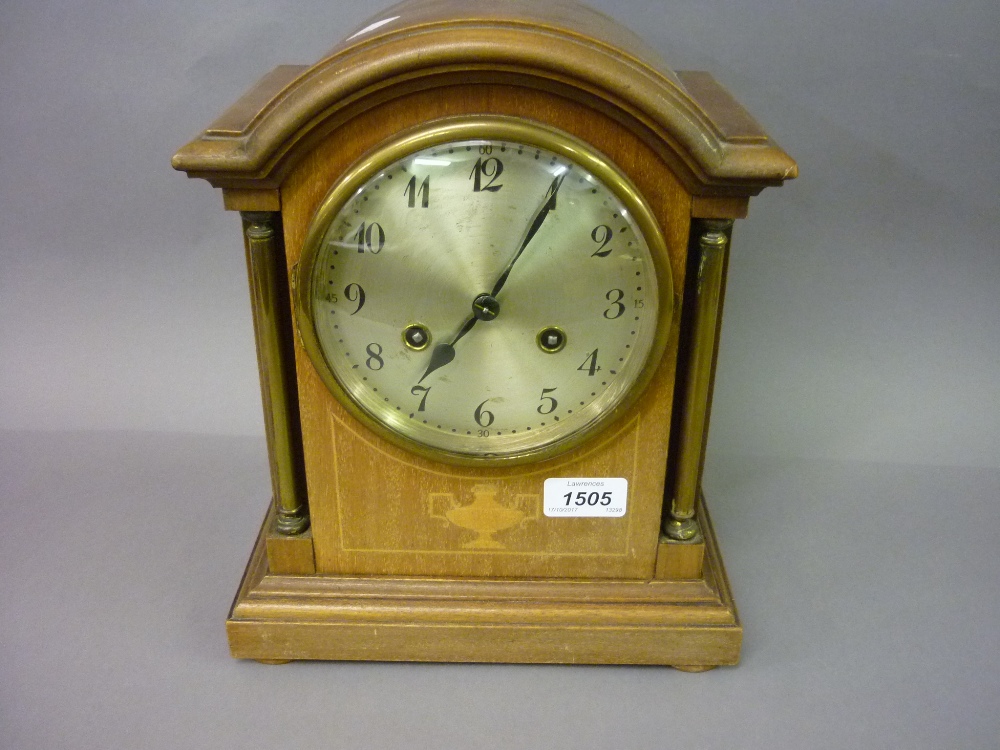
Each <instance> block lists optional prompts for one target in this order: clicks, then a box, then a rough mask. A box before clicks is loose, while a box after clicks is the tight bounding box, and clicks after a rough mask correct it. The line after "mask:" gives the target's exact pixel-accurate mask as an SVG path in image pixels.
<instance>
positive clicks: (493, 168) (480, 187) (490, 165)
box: [469, 156, 503, 193]
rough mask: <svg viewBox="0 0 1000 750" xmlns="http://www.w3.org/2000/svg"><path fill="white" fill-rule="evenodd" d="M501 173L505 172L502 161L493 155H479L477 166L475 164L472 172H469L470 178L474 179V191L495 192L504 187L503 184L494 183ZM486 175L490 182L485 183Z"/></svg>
mask: <svg viewBox="0 0 1000 750" xmlns="http://www.w3.org/2000/svg"><path fill="white" fill-rule="evenodd" d="M501 174H503V162H502V161H500V160H499V159H497V158H496V157H495V156H491V157H490V158H488V159H484V158H482V157H479V159H478V160H477V161H476V166H474V167H473V168H472V172H470V173H469V179H470V180H472V192H473V193H481V192H486V193H495V192H496V191H497V190H499V189H500V188H502V187H503V185H502V184H497V185H494V184H493V183H494V182H496V180H497V178H498V177H500V175H501ZM484 177H485V178H486V179H487V180H489V182H487V183H486V184H485V185H484V184H483V178H484Z"/></svg>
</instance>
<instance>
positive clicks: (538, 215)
mask: <svg viewBox="0 0 1000 750" xmlns="http://www.w3.org/2000/svg"><path fill="white" fill-rule="evenodd" d="M565 178H566V175H565V174H562V175H560V176H559V177H556V178H555V179H554V180H553V181H552V184H551V185H550V186H549V189H548V192H547V193H545V200H544V201H542V205H541V206H539V208H538V210H537V211H536V212H535V216H534V218H533V219H532V220H531V224H530V225H529V226H528V231H527V232H525V233H524V239H523V240H521V246H520V247H519V248H518V249H517V252H516V253H515V254H514V257H513V258H511V261H510V263H508V264H507V267H506V268H505V269H504V270H503V273H502V274H500V278H498V279H497V283H496V284H494V285H493V291H491V292H490V296H491V297H496V296H497V295H498V294H499V293H500V290H501V289H503V285H504V284H506V283H507V277H508V276H510V272H511V270H512V269H513V268H514V264H515V263H517V259H518V258H520V257H521V253H523V252H524V249H525V248H526V247H527V246H528V243H529V242H531V240H532V238H533V237H534V236H535V235H536V234H538V230H539V229H541V228H542V223H543V222H544V221H545V217H546V216H548V215H549V211H551V210H552V209H554V208H555V207H556V193H558V192H559V186H560V185H562V181H563V180H564V179H565Z"/></svg>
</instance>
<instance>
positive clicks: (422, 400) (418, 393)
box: [410, 385, 433, 411]
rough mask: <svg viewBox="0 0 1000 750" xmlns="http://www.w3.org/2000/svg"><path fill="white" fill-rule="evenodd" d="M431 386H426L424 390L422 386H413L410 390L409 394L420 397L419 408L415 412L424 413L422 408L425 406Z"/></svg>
mask: <svg viewBox="0 0 1000 750" xmlns="http://www.w3.org/2000/svg"><path fill="white" fill-rule="evenodd" d="M432 387H433V386H427V387H426V388H425V387H424V386H422V385H415V386H413V387H412V388H411V389H410V393H411V394H412V395H414V396H421V394H423V395H422V396H421V398H420V406H418V407H417V411H424V407H425V406H426V405H427V394H428V393H430V392H431V388H432Z"/></svg>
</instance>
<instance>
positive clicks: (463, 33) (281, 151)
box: [173, 0, 797, 196]
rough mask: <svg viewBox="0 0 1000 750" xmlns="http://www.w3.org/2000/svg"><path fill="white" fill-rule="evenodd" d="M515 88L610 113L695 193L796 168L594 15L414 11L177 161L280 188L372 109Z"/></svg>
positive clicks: (268, 96) (728, 109) (472, 6)
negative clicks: (442, 94) (461, 91)
mask: <svg viewBox="0 0 1000 750" xmlns="http://www.w3.org/2000/svg"><path fill="white" fill-rule="evenodd" d="M476 82H489V83H511V84H515V85H520V86H527V87H531V88H536V89H542V90H547V91H551V92H553V93H554V94H559V95H564V96H567V97H569V98H574V99H577V100H580V101H585V102H586V103H588V104H590V105H591V106H594V107H597V108H600V109H602V110H603V111H604V112H605V113H607V114H610V115H611V116H613V117H616V118H617V119H619V120H621V121H623V122H626V123H628V124H629V125H630V126H631V127H632V128H633V129H634V130H636V131H637V132H638V133H640V134H642V133H646V134H648V136H649V140H651V141H652V142H655V143H658V144H661V146H660V148H661V150H662V149H666V150H667V151H669V153H668V154H666V156H667V158H668V159H669V161H670V162H671V163H672V165H673V167H674V169H675V171H676V172H677V175H678V177H679V178H680V179H681V181H682V182H683V183H684V184H685V186H686V187H687V189H688V190H689V192H691V193H692V194H693V195H705V196H711V195H719V196H749V195H755V194H757V193H758V192H760V190H761V189H762V188H764V187H766V186H769V185H778V184H781V182H782V181H783V180H785V179H789V178H792V177H795V176H796V173H797V170H796V165H795V162H794V161H793V160H792V159H791V158H790V157H789V156H788V155H787V154H785V152H784V151H782V149H781V148H780V147H778V146H777V145H776V144H775V143H774V141H773V140H771V139H770V138H769V137H768V136H767V134H766V133H765V132H764V131H763V129H762V128H761V127H760V125H758V124H757V122H756V121H755V120H754V119H753V118H752V117H751V116H750V115H749V114H748V113H747V112H746V110H744V109H743V107H741V106H740V105H739V104H738V103H737V102H736V101H735V100H734V99H733V98H732V97H731V96H730V95H729V94H728V93H727V92H726V91H725V90H724V89H723V88H722V87H721V86H720V85H719V84H718V83H716V82H715V80H714V79H713V78H712V77H711V76H710V75H709V74H707V73H702V72H691V71H678V72H674V71H671V70H669V69H668V68H667V67H666V66H665V65H664V64H663V63H662V62H661V61H660V60H659V58H658V56H657V54H656V53H655V52H654V51H652V50H651V49H650V48H649V47H648V46H647V45H646V44H644V43H643V42H642V41H641V40H640V39H638V37H636V36H635V35H634V34H632V33H631V32H630V31H628V30H627V29H625V28H624V27H622V26H621V25H620V24H618V23H617V22H615V21H614V20H612V19H610V18H608V17H606V16H604V15H602V14H600V13H598V12H596V11H593V10H591V9H589V8H586V7H585V6H582V5H578V4H576V3H570V2H561V3H555V4H545V7H544V8H539V7H535V5H534V4H529V3H523V2H516V1H515V0H506V1H502V2H497V1H496V0H491V2H488V3H487V2H450V1H448V0H408V1H407V2H404V3H401V4H399V5H396V6H393V7H392V8H390V9H388V10H386V11H385V12H383V13H381V14H379V16H377V17H375V18H372V19H370V20H369V21H368V22H367V23H365V24H363V25H362V27H361V29H360V30H359V31H357V32H355V33H353V34H351V35H349V36H348V37H347V38H346V39H345V40H344V41H343V42H341V43H340V44H339V45H338V46H336V47H335V48H334V49H333V50H331V51H330V53H329V54H328V55H327V56H326V57H324V58H323V59H322V60H320V61H319V62H317V63H315V64H314V65H312V66H295V65H285V66H280V67H278V68H276V69H275V70H273V71H272V72H271V73H269V74H268V75H267V76H265V77H264V78H262V79H261V80H260V81H259V82H258V83H257V84H256V86H255V87H254V88H253V89H251V90H250V91H249V92H248V93H247V94H246V95H245V96H243V97H242V98H241V99H240V100H239V101H238V102H237V103H236V104H235V105H233V106H232V107H231V108H230V109H229V110H227V111H226V112H225V113H224V114H223V115H222V116H221V117H220V118H219V119H218V120H216V121H215V122H214V123H213V124H212V125H211V126H210V127H209V128H208V129H207V130H206V131H205V132H204V133H203V134H202V135H201V136H200V137H199V138H197V139H196V140H194V141H192V142H191V143H189V144H188V145H187V146H185V147H184V148H182V149H181V150H180V151H179V152H178V153H177V154H176V155H175V157H174V160H173V165H174V167H175V168H176V169H179V170H182V171H185V172H187V173H188V174H189V176H191V177H200V178H204V179H207V180H208V181H209V182H211V183H212V184H213V185H215V186H217V187H223V188H230V189H251V190H261V189H272V188H276V187H278V186H279V185H280V184H281V182H282V180H283V177H284V175H285V174H286V173H287V171H288V170H289V169H290V168H291V167H293V166H294V165H295V163H297V162H298V160H299V159H300V158H302V157H303V156H304V155H305V154H306V153H307V152H308V150H309V147H310V145H311V144H313V143H315V141H316V139H317V138H319V137H322V136H323V135H325V134H326V133H328V132H329V131H330V130H331V129H333V128H335V127H336V126H337V125H338V124H340V123H342V122H344V121H345V120H347V119H350V118H351V117H352V116H354V115H355V114H356V113H358V112H360V111H364V109H366V108H367V107H369V106H372V105H374V104H377V103H380V102H384V101H387V100H391V99H392V98H394V97H395V96H400V95H403V94H405V93H409V92H412V91H416V90H421V89H432V88H435V87H439V86H447V85H453V84H456V83H459V84H470V83H473V84H474V83H476Z"/></svg>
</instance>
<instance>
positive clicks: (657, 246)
mask: <svg viewBox="0 0 1000 750" xmlns="http://www.w3.org/2000/svg"><path fill="white" fill-rule="evenodd" d="M654 255H658V256H659V257H660V258H664V259H665V257H666V256H665V251H664V250H663V240H662V237H661V235H660V234H659V230H658V229H657V227H656V225H655V222H654V221H653V219H652V218H651V215H650V213H649V211H648V209H647V208H646V206H645V204H644V203H643V202H642V200H641V198H639V196H638V194H637V193H636V192H635V190H634V188H632V187H631V186H630V184H629V183H628V182H627V181H626V180H625V179H624V178H623V177H622V176H621V175H620V173H619V172H618V171H617V170H615V169H614V168H613V167H612V166H610V165H609V164H608V162H607V161H606V160H604V159H603V158H602V157H600V156H599V155H597V154H596V153H594V152H593V151H591V150H590V149H589V148H588V147H586V146H585V145H584V144H582V143H580V142H579V141H576V140H575V139H573V138H571V137H569V136H567V135H565V134H562V133H559V132H557V131H552V130H550V129H548V128H543V127H541V126H533V125H526V124H525V123H523V122H521V121H508V120H501V119H494V118H491V119H489V120H486V121H483V120H480V121H478V122H475V123H473V122H465V123H461V124H451V125H448V126H437V127H432V128H429V129H425V130H424V131H423V132H421V133H419V134H417V135H415V136H409V137H407V138H404V139H402V140H400V141H397V142H395V143H393V144H390V145H389V146H387V147H386V148H385V149H382V150H380V152H379V153H377V154H376V155H375V156H374V157H372V158H370V159H368V160H367V161H366V162H364V163H363V164H361V165H360V166H358V167H357V168H356V169H355V170H353V171H352V173H351V174H349V175H348V176H347V177H345V178H344V180H342V181H341V183H339V184H338V185H337V186H335V187H334V189H333V190H332V191H331V193H330V195H329V196H328V197H327V200H326V202H325V203H324V204H323V206H322V208H321V209H320V211H319V213H318V215H317V217H316V219H315V220H314V223H313V226H312V228H311V230H310V235H309V237H308V238H307V241H306V248H305V251H304V256H303V264H302V265H303V273H302V274H301V276H300V279H301V280H300V282H299V284H300V304H299V307H300V311H302V312H304V313H305V316H304V317H305V320H304V321H303V320H302V319H301V318H300V329H301V330H302V332H303V340H304V341H305V343H306V346H307V349H308V350H309V352H310V355H311V356H312V358H313V360H314V362H315V363H316V364H317V367H318V369H319V371H320V374H321V375H322V376H323V377H324V379H325V381H326V382H327V385H328V386H330V388H331V390H332V391H333V392H334V394H335V395H337V397H338V398H340V399H341V401H343V402H344V403H345V404H346V405H347V406H348V408H349V409H350V410H351V411H352V412H354V413H355V414H356V415H357V416H359V417H360V418H362V419H363V420H365V421H366V422H368V423H369V424H371V425H374V426H375V427H376V429H378V430H379V431H380V432H381V433H382V434H384V435H385V436H387V437H389V438H390V439H392V440H394V441H396V442H397V443H403V444H405V445H407V446H408V447H410V448H417V449H418V450H421V451H422V452H425V453H427V452H430V453H432V454H434V455H436V456H439V457H442V458H445V459H448V458H449V457H451V458H454V459H458V460H475V459H494V460H510V459H517V458H525V457H532V456H539V455H540V454H545V455H547V454H551V453H555V452H558V451H559V450H561V449H564V448H568V447H570V446H571V445H574V444H576V443H577V442H578V440H579V439H581V438H582V436H583V435H586V434H589V433H590V432H591V431H592V430H594V429H595V428H596V427H597V426H598V425H600V424H602V423H603V422H604V421H605V420H606V419H608V418H609V417H610V416H612V415H613V412H614V411H615V409H616V408H617V407H620V406H621V405H622V404H623V402H624V401H626V400H627V399H629V398H631V397H634V396H635V392H636V391H637V390H638V389H640V388H641V386H642V385H643V384H644V380H645V379H646V378H647V377H648V374H649V370H650V367H651V365H653V364H655V362H654V361H653V360H655V359H656V358H657V357H658V355H659V351H658V350H659V349H660V348H662V343H661V339H662V338H663V337H664V336H665V330H666V328H667V327H668V324H669V312H670V306H671V302H672V292H671V289H670V276H669V270H666V262H665V260H661V261H655V260H654ZM661 300H665V302H661ZM661 305H663V306H665V307H666V308H667V309H666V310H662V309H661Z"/></svg>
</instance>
